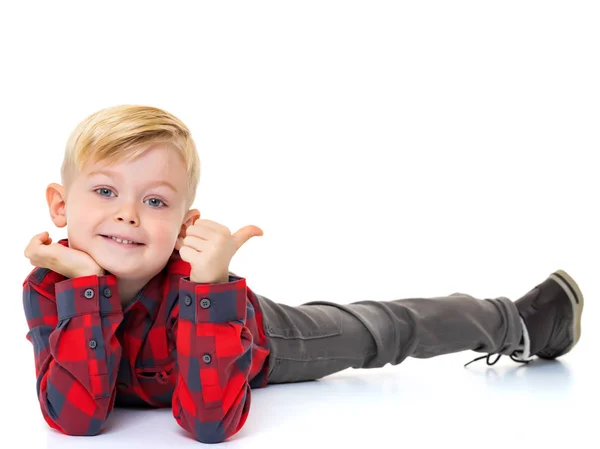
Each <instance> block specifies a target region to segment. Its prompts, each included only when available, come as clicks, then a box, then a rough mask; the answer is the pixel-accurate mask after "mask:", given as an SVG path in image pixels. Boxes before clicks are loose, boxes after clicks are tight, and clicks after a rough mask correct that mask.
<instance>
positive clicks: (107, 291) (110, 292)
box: [102, 287, 112, 298]
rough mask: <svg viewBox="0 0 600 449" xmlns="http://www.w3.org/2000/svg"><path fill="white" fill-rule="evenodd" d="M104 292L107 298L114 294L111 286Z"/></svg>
mask: <svg viewBox="0 0 600 449" xmlns="http://www.w3.org/2000/svg"><path fill="white" fill-rule="evenodd" d="M102 294H103V295H104V297H105V298H110V297H111V296H112V291H111V290H110V288H108V287H106V288H105V289H104V291H103V292H102Z"/></svg>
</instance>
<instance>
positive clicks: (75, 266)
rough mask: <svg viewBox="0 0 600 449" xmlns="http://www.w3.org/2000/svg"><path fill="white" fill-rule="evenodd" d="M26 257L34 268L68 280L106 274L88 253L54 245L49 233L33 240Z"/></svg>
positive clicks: (57, 244) (37, 236)
mask: <svg viewBox="0 0 600 449" xmlns="http://www.w3.org/2000/svg"><path fill="white" fill-rule="evenodd" d="M25 257H27V258H28V259H29V262H31V265H33V266H34V267H40V268H49V269H51V270H52V271H54V272H56V273H59V274H62V275H63V276H65V277H67V278H75V277H78V276H90V275H93V274H95V275H98V276H103V275H104V274H105V271H104V269H103V268H102V267H100V265H98V264H97V263H96V261H95V260H94V259H92V256H90V255H89V254H88V253H86V252H83V251H79V250H77V249H74V248H70V247H67V246H64V245H63V244H61V243H52V238H50V235H49V234H48V233H47V232H42V233H41V234H37V235H35V236H34V237H33V238H32V239H31V241H30V242H29V244H28V245H27V248H25Z"/></svg>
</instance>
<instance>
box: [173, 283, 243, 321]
mask: <svg viewBox="0 0 600 449" xmlns="http://www.w3.org/2000/svg"><path fill="white" fill-rule="evenodd" d="M246 301H247V297H246V279H245V278H243V277H241V276H237V275H232V274H229V281H228V282H226V283H223V284H199V283H196V282H192V281H190V277H189V276H185V277H182V278H180V280H179V317H180V318H182V319H185V320H189V321H192V322H193V323H225V322H228V321H239V322H241V323H245V322H246V316H247V315H246V314H247V311H246Z"/></svg>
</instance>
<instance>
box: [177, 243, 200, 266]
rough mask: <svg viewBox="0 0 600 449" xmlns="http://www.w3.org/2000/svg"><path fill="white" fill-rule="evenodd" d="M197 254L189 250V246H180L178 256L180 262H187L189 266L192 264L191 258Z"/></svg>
mask: <svg viewBox="0 0 600 449" xmlns="http://www.w3.org/2000/svg"><path fill="white" fill-rule="evenodd" d="M196 254H197V252H196V251H195V250H194V249H192V248H190V247H189V246H182V247H181V249H180V250H179V256H180V257H181V260H183V261H184V262H187V263H189V264H191V263H192V260H193V257H194V256H195V255H196Z"/></svg>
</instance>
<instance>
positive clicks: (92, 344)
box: [88, 340, 97, 349]
mask: <svg viewBox="0 0 600 449" xmlns="http://www.w3.org/2000/svg"><path fill="white" fill-rule="evenodd" d="M96 345H97V343H96V340H90V342H89V344H88V346H89V347H90V348H92V349H94V348H95V347H96Z"/></svg>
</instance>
